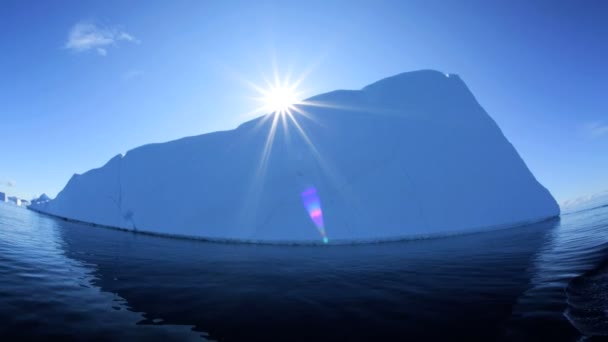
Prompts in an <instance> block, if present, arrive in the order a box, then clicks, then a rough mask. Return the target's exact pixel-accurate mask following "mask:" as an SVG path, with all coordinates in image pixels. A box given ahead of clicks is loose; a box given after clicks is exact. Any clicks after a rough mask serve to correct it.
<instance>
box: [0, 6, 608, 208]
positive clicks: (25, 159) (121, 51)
mask: <svg viewBox="0 0 608 342" xmlns="http://www.w3.org/2000/svg"><path fill="white" fill-rule="evenodd" d="M606 18H608V2H607V1H557V0H551V1H546V2H543V1H466V0H462V1H405V0H401V1H372V0H369V1H352V0H351V1H277V2H271V1H242V2H237V1H215V2H207V1H41V0H39V1H23V0H17V1H11V0H3V1H1V2H0V191H4V192H8V193H9V194H14V195H18V196H21V197H24V198H31V197H33V196H35V195H39V194H40V193H42V192H46V193H47V194H49V195H51V197H53V196H55V195H56V194H57V193H58V192H59V191H60V190H61V189H62V188H63V186H64V185H65V184H66V182H67V181H68V179H69V178H70V177H71V175H72V174H73V173H82V172H85V171H87V170H89V169H91V168H95V167H99V166H101V165H103V164H104V163H105V162H106V161H107V160H109V159H110V158H111V157H113V156H114V155H116V154H118V153H124V152H126V151H127V150H129V149H132V148H134V147H137V146H139V145H142V144H146V143H151V142H163V141H168V140H172V139H177V138H180V137H183V136H189V135H197V134H201V133H206V132H211V131H215V130H224V129H231V128H234V127H235V126H237V125H238V124H239V123H240V122H242V121H244V120H246V119H248V118H250V117H251V116H250V115H248V114H247V113H249V112H250V111H251V110H253V109H254V108H255V107H256V106H257V105H258V104H257V103H255V102H254V101H253V100H251V97H252V96H255V95H256V93H255V92H254V91H253V90H252V88H251V87H250V86H249V85H248V84H247V81H250V82H253V83H257V84H263V79H264V77H265V76H266V77H268V76H271V75H272V70H273V62H274V64H276V67H277V69H278V70H279V72H280V73H281V74H282V75H284V74H286V73H288V72H289V71H291V74H292V75H294V76H298V75H302V74H305V73H306V74H307V75H308V76H307V77H306V78H305V80H304V81H303V83H302V90H303V91H304V92H305V94H306V95H309V96H312V95H315V94H317V93H322V92H326V91H331V90H334V89H359V88H361V87H363V86H365V85H367V84H369V83H372V82H374V81H377V80H379V79H381V78H384V77H387V76H391V75H394V74H397V73H401V72H405V71H411V70H417V69H436V70H440V71H444V72H449V73H455V74H459V75H460V76H461V78H462V79H463V80H464V81H465V82H466V83H467V85H468V86H469V88H470V89H471V90H472V92H473V93H474V94H475V96H476V97H477V99H478V101H479V102H480V103H481V105H482V106H483V107H484V108H485V109H486V111H487V112H488V113H489V114H490V115H491V116H492V117H493V118H494V119H495V120H496V121H497V123H498V124H499V126H500V127H501V128H502V130H503V132H504V133H505V135H506V136H507V138H508V139H509V140H510V141H511V142H512V143H513V145H514V146H515V147H516V148H517V150H518V151H519V153H520V154H521V156H522V157H523V158H524V160H525V161H526V163H527V164H528V166H529V167H530V169H531V170H532V172H533V173H534V174H535V175H536V177H537V178H538V179H539V180H540V181H541V183H543V184H544V185H545V186H546V187H547V188H549V190H550V191H551V192H552V193H553V194H554V196H555V197H556V198H557V200H558V201H560V202H562V201H564V200H567V199H570V198H573V197H577V196H580V195H585V194H589V193H594V192H598V191H600V190H604V189H607V188H608V62H607V61H608V19H606Z"/></svg>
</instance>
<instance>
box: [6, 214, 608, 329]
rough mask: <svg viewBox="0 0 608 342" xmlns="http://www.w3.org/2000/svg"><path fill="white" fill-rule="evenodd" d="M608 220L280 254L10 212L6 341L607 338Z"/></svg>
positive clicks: (567, 219)
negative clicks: (14, 337)
mask: <svg viewBox="0 0 608 342" xmlns="http://www.w3.org/2000/svg"><path fill="white" fill-rule="evenodd" d="M607 222H608V207H606V208H599V209H596V210H592V211H584V212H579V213H571V214H568V215H564V216H563V217H562V219H561V222H560V221H558V220H553V221H548V222H543V223H539V224H535V225H530V226H526V227H519V228H512V229H505V230H500V231H494V232H487V233H482V234H471V235H464V236H457V237H450V238H444V239H432V240H420V241H410V242H399V243H384V244H371V245H355V246H346V245H338V246H331V245H330V246H297V247H294V246H289V247H281V246H269V245H263V246H259V245H258V246H256V245H238V244H237V245H234V244H219V243H203V242H200V241H187V240H175V239H166V238H160V237H153V236H146V235H140V234H134V233H125V232H120V231H114V230H108V229H103V228H96V227H90V226H85V225H79V224H74V223H69V222H65V221H60V220H55V219H51V218H48V217H45V216H42V215H39V214H36V213H32V212H28V211H25V210H22V209H19V208H14V209H10V210H7V209H5V208H2V207H1V206H0V228H1V229H0V284H1V285H0V291H1V293H0V294H1V295H0V307H3V308H8V309H3V310H0V320H1V322H2V328H1V329H2V331H0V332H1V333H3V334H4V333H10V334H13V335H15V334H17V336H19V337H20V338H37V337H42V336H45V337H47V336H55V337H66V335H65V334H66V332H69V333H70V334H71V336H72V337H75V338H76V339H81V340H82V339H87V338H92V337H95V338H102V339H117V338H120V339H164V340H167V339H169V340H171V339H176V340H185V339H192V338H195V339H199V340H200V339H204V338H207V339H214V340H221V341H242V340H265V341H274V340H276V341H284V340H292V341H293V340H301V341H310V340H349V341H358V340H359V341H363V340H394V339H395V338H396V337H403V338H404V339H411V340H416V339H424V340H428V339H431V340H434V339H441V338H445V337H446V336H449V337H450V338H451V339H467V340H576V339H577V338H579V337H580V336H581V335H584V336H594V335H603V334H605V333H606V332H607V331H608V329H606V325H607V323H606V319H605V312H606V308H607V306H608V301H607V300H605V297H606V296H605V295H604V293H605V290H604V289H605V288H606V287H607V286H608V285H607V284H608V276H607V271H608V267H607V266H606V265H608V263H607V262H606V260H607V258H606V250H607V249H608V247H607V246H608V235H606V234H604V233H605V231H606V229H608V225H607ZM192 329H194V331H192ZM204 332H207V333H208V334H209V335H207V334H206V333H204Z"/></svg>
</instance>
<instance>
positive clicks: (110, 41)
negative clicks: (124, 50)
mask: <svg viewBox="0 0 608 342" xmlns="http://www.w3.org/2000/svg"><path fill="white" fill-rule="evenodd" d="M119 41H126V42H131V43H139V41H138V40H137V39H136V38H135V37H133V36H132V35H131V34H129V33H127V32H124V31H122V30H120V29H118V28H111V27H103V26H99V25H97V24H94V23H91V22H80V23H77V24H76V25H74V26H73V27H72V29H71V30H70V32H69V34H68V41H67V42H66V43H65V47H66V48H67V49H70V50H72V51H75V52H85V51H89V50H94V51H97V53H98V54H99V55H100V56H105V55H107V54H108V47H111V46H116V44H117V42H119Z"/></svg>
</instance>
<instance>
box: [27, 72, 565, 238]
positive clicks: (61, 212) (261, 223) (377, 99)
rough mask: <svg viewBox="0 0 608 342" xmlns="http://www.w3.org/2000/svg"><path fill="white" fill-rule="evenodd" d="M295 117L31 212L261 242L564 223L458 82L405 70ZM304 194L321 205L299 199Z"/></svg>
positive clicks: (152, 159) (102, 172) (163, 149)
mask: <svg viewBox="0 0 608 342" xmlns="http://www.w3.org/2000/svg"><path fill="white" fill-rule="evenodd" d="M298 109H299V112H294V113H293V117H290V116H280V115H275V114H269V115H266V116H264V117H260V118H257V119H254V120H252V121H249V122H246V123H244V124H242V125H241V126H239V127H238V128H236V129H235V130H231V131H224V132H215V133H210V134H203V135H199V136H194V137H187V138H183V139H179V140H175V141H171V142H167V143H161V144H150V145H145V146H141V147H139V148H135V149H133V150H131V151H129V152H128V153H127V154H126V155H125V156H124V157H123V156H121V155H118V156H116V157H114V158H113V159H111V160H110V161H109V162H108V163H107V164H106V165H104V166H103V167H101V168H99V169H94V170H91V171H88V172H86V173H85V174H83V175H75V176H74V177H72V179H71V180H70V181H69V182H68V184H67V185H66V187H65V188H64V189H63V191H61V192H60V193H59V195H58V196H57V198H56V199H54V200H52V201H49V202H46V203H41V204H36V205H32V208H33V209H35V210H39V211H42V212H47V213H50V214H54V215H57V216H61V217H66V218H70V219H76V220H80V221H85V222H91V223H96V224H101V225H108V226H114V227H121V228H127V229H137V230H141V231H149V232H155V233H167V234H173V235H186V236H196V237H205V238H218V239H239V240H257V241H321V238H322V237H323V234H326V236H327V237H329V239H332V240H381V239H393V238H399V237H408V236H416V235H434V234H449V233H454V232H461V231H468V230H480V229H491V228H492V227H496V226H506V225H515V224H520V223H525V222H532V221H538V220H542V219H545V218H549V217H553V216H557V215H559V207H558V205H557V203H556V202H555V200H554V199H553V197H552V196H551V194H550V193H549V192H548V191H547V190H546V189H545V188H544V187H543V186H542V185H541V184H539V183H538V181H536V179H535V178H534V176H533V175H532V174H531V173H530V171H529V170H528V168H527V167H526V165H525V163H524V162H523V160H522V159H521V158H520V156H519V155H518V154H517V152H516V151H515V149H514V148H513V146H512V145H511V144H510V143H509V141H507V139H506V138H505V137H504V136H503V134H502V132H501V131H500V129H499V128H498V126H497V125H496V123H495V122H494V121H493V120H492V119H491V118H490V117H489V116H488V114H487V113H486V112H485V111H484V110H483V108H482V107H481V106H480V105H479V104H478V103H477V101H476V100H475V98H474V97H473V95H472V94H471V93H470V91H469V90H468V88H467V87H466V85H465V84H464V82H463V81H462V80H461V79H460V78H459V77H458V76H456V75H446V74H443V73H439V72H436V71H416V72H410V73H404V74H400V75H397V76H394V77H390V78H387V79H383V80H381V81H379V82H376V83H374V84H371V85H369V86H367V87H365V88H363V89H362V90H358V91H350V90H349V91H343V90H340V91H335V92H331V93H327V94H323V95H319V96H316V97H313V98H311V99H309V100H307V101H305V103H304V104H301V105H298ZM310 189H314V196H315V198H313V199H310V198H308V197H307V199H306V200H305V202H306V203H303V194H304V193H305V194H313V192H311V191H309V190H310ZM307 191H308V192H307ZM307 196H308V195H307ZM316 209H319V210H318V211H315V210H316ZM315 215H316V217H315ZM319 216H321V220H319ZM319 222H321V223H319ZM319 225H322V226H319Z"/></svg>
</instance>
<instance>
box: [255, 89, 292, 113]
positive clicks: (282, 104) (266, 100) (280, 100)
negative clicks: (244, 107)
mask: <svg viewBox="0 0 608 342" xmlns="http://www.w3.org/2000/svg"><path fill="white" fill-rule="evenodd" d="M262 95H263V96H262V103H263V105H264V110H265V111H268V112H271V113H278V114H289V113H290V112H291V111H292V110H294V109H295V107H294V106H295V105H297V104H298V103H299V99H298V92H297V90H296V88H295V86H293V85H291V86H290V85H287V84H275V85H273V86H271V87H269V88H268V89H265V90H263V91H262Z"/></svg>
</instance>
